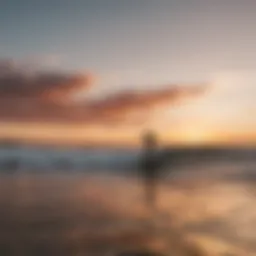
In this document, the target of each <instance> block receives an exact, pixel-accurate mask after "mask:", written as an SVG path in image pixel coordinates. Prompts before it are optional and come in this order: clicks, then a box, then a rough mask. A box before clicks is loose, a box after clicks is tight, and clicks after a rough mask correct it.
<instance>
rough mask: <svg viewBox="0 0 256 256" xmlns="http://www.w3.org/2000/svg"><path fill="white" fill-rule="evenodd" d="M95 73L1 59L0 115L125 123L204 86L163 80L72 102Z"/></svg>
mask: <svg viewBox="0 0 256 256" xmlns="http://www.w3.org/2000/svg"><path fill="white" fill-rule="evenodd" d="M94 78H95V76H94V75H91V74H88V73H87V74H83V73H65V72H56V71H49V70H48V71H45V70H44V71H42V70H41V71H38V70H37V71H33V72H28V70H27V69H26V68H24V66H22V65H20V64H17V63H16V62H15V61H13V60H3V61H0V105H1V106H0V118H1V119H15V120H19V119H28V120H38V121H57V122H58V121H63V122H83V123H87V124H101V125H104V124H105V125H107V124H112V123H115V124H123V123H125V122H127V121H130V122H134V116H136V115H137V114H139V113H142V112H143V113H145V112H147V113H150V111H151V109H153V108H156V107H159V106H163V105H172V104H174V103H176V102H179V101H180V100H183V99H185V98H190V97H195V96H197V95H200V94H202V93H203V92H204V91H205V86H203V85H202V86H201V85H198V86H187V87H186V86H178V85H166V86H165V89H159V90H154V91H153V90H150V91H146V90H144V91H135V90H134V91H124V92H119V93H116V94H113V95H111V96H106V97H104V98H102V99H98V100H92V99H91V100H88V99H87V100H84V102H76V101H75V100H74V99H73V97H72V96H73V95H74V94H76V93H79V92H80V91H83V92H86V91H87V90H89V89H90V88H91V87H92V85H93V82H94ZM161 87H162V86H161ZM67 103H69V104H67ZM140 120H142V119H140Z"/></svg>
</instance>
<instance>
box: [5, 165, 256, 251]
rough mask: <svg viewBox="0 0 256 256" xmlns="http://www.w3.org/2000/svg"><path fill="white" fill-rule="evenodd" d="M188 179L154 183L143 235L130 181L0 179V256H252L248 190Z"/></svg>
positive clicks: (137, 195) (138, 196)
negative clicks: (149, 254)
mask: <svg viewBox="0 0 256 256" xmlns="http://www.w3.org/2000/svg"><path fill="white" fill-rule="evenodd" d="M192 176H194V177H195V173H194V174H193V175H192V174H191V172H190V173H186V172H185V171H184V172H183V176H182V175H180V176H178V175H176V176H175V178H174V177H172V178H171V179H169V180H165V182H163V183H162V185H161V189H160V197H159V200H158V202H157V203H158V208H159V212H158V213H157V216H155V219H154V223H153V224H154V226H155V229H154V232H149V230H148V228H149V227H148V226H147V225H145V209H144V208H143V204H142V200H143V193H141V187H140V186H139V182H137V179H135V178H134V179H133V178H128V177H117V176H110V175H109V176H105V177H104V176H96V175H94V176H93V175H90V176H88V175H87V176H86V175H82V174H77V175H49V174H48V175H42V174H41V175H39V174H37V175H32V174H30V175H25V174H23V175H21V174H20V175H19V174H17V175H12V176H7V175H6V176H4V175H3V176H2V177H1V180H0V192H1V193H0V226H1V230H0V255H63V256H65V255H116V254H117V253H119V252H121V251H124V250H135V249H136V250H139V249H141V250H142V249H150V250H157V251H160V252H161V251H162V252H164V253H165V254H167V255H168V252H172V253H175V255H184V256H185V255H198V256H199V255H225V254H224V253H227V252H229V253H233V254H230V255H255V252H256V248H255V245H254V244H255V231H254V230H255V223H256V216H255V209H254V205H253V202H254V200H255V193H254V194H253V193H252V192H253V191H254V190H255V188H254V187H253V185H250V184H247V183H246V184H244V183H242V182H236V181H232V182H227V181H225V179H223V180H221V179H220V178H219V177H218V175H217V172H215V176H214V177H213V176H212V177H210V175H208V177H206V176H205V175H203V174H200V170H198V173H197V178H194V179H193V177H192ZM249 189H250V190H249ZM197 247H198V248H200V251H202V253H199V249H197ZM192 251H194V252H193V253H194V254H192ZM195 251H196V252H195ZM226 255H227V254H226Z"/></svg>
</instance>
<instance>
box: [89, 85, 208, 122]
mask: <svg viewBox="0 0 256 256" xmlns="http://www.w3.org/2000/svg"><path fill="white" fill-rule="evenodd" d="M203 92H204V87H203V86H195V87H178V86H173V85H168V86H166V89H161V90H154V91H142V92H138V91H129V92H121V93H119V94H115V95H113V96H109V97H106V98H105V99H101V100H98V101H95V102H91V103H89V104H88V105H87V109H89V111H90V112H91V113H93V116H100V118H101V119H105V120H107V119H108V120H114V121H115V120H117V122H118V121H119V122H120V121H123V122H124V121H127V120H129V119H130V118H129V117H134V116H137V117H140V118H141V117H142V118H143V116H142V115H139V114H140V113H143V115H146V114H147V113H149V112H150V111H151V110H152V109H153V108H156V107H161V106H165V105H173V104H175V103H177V102H180V101H181V100H183V99H185V98H190V97H195V96H196V95H199V94H201V93H203Z"/></svg>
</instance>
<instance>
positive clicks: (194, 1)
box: [0, 0, 256, 144]
mask: <svg viewBox="0 0 256 256" xmlns="http://www.w3.org/2000/svg"><path fill="white" fill-rule="evenodd" d="M255 11H256V2H255V1H254V0H243V1H241V0H239V1H238V0H208V1H205V0H158V1H156V0H129V1H120V0H119V1H118V0H107V1H106V0H90V1H89V0H80V1H78V0H72V1H71V0H45V1H39V0H33V1H32V0H23V1H19V0H8V1H4V0H3V1H1V3H0V38H1V39H0V60H1V61H0V104H2V107H1V109H2V110H1V111H0V120H1V123H2V126H1V127H0V136H2V137H4V136H9V137H15V138H18V137H22V136H25V135H24V134H27V135H26V136H27V137H33V138H35V139H36V138H41V139H42V138H43V139H44V138H48V139H52V136H53V137H54V135H55V136H57V137H59V136H60V135H59V134H60V133H61V134H63V137H62V139H65V138H64V137H65V134H69V135H68V137H69V139H70V140H72V139H73V140H80V139H79V138H83V140H86V139H90V136H89V135H88V134H92V133H93V134H96V135H95V140H97V139H98V140H107V141H108V140H109V141H114V140H115V141H127V140H132V139H134V138H135V137H136V136H137V135H136V134H138V133H139V132H140V131H141V130H143V129H145V128H146V127H149V128H150V129H155V130H156V131H157V132H159V133H160V134H161V136H162V138H163V139H164V140H166V141H170V142H176V141H177V142H178V143H185V144H188V143H189V144H190V143H192V144H193V143H203V142H210V143H215V142H220V141H226V140H227V141H228V142H229V143H240V142H241V143H249V144H251V143H255V142H256V132H255V130H256V129H255V128H256V118H255V117H254V115H253V114H254V113H255V109H256V103H255V100H254V98H255V96H254V95H255V93H256V87H255V82H256V77H255V69H256V51H255V45H256V32H255V23H256V18H255ZM6 70H8V72H7V71H6ZM29 72H30V73H31V72H32V73H33V79H34V80H33V82H31V79H32V78H29V79H30V80H29V82H26V81H27V80H28V78H27V76H28V75H27V73H29ZM17 73H18V74H19V75H17ZM53 74H54V75H55V76H54V77H53ZM14 78H15V79H14ZM1 79H2V80H1ZM6 79H7V80H6ZM8 79H9V80H8ZM19 79H20V80H19ZM10 80H11V82H10ZM25 80H26V81H25ZM6 81H9V82H8V83H9V85H7V84H8V83H7V82H6ZM31 84H33V86H32V87H31ZM6 85H7V87H9V88H10V87H11V86H13V87H14V88H15V89H8V90H9V92H8V93H7V94H6V90H7V89H6ZM198 85H200V86H202V87H205V88H204V90H202V91H203V92H202V93H201V94H200V93H199V94H200V95H196V97H194V95H193V97H192V98H191V99H190V97H188V98H189V99H187V98H186V97H183V96H180V94H179V95H178V96H174V94H175V93H174V92H173V88H174V87H175V88H176V86H177V87H178V90H183V88H185V89H184V90H185V91H187V92H188V91H189V90H190V88H194V86H198ZM35 87H37V88H38V89H36V90H35V89H34V88H35ZM39 87H40V88H41V89H40V88H39ZM53 87H54V89H53ZM55 87H56V88H57V89H55ZM20 88H23V89H20ZM24 88H29V89H24ZM59 88H60V89H59ZM71 88H72V89H71ZM8 90H7V91H8ZM152 90H153V91H154V92H153V93H152V92H150V91H152ZM138 91H139V92H140V93H139V95H137V94H138ZM45 92H50V93H45ZM73 92H75V93H74V94H75V96H77V97H78V98H79V99H80V101H79V106H75V107H74V103H72V104H71V105H70V104H68V105H67V99H68V100H70V99H69V98H70V97H69V96H70V94H71V93H73ZM46 94H47V96H45V95H46ZM176 94H177V93H176ZM176 94H175V95H176ZM188 94H190V93H188ZM192 94H193V93H192ZM163 95H165V96H164V97H163ZM127 98H128V99H127ZM183 98H184V99H183ZM42 99H43V100H42ZM46 99H47V100H46ZM176 99H178V101H179V100H180V99H181V104H180V103H179V104H176V103H175V104H173V103H174V100H175V101H176ZM76 100H77V98H76ZM88 100H89V101H88ZM39 101H40V103H39ZM42 101H43V102H42ZM50 101H52V102H54V103H55V104H54V106H52V105H51V104H52V102H51V103H50ZM81 102H82V103H81ZM48 103H49V104H48ZM33 104H34V105H33ZM63 104H64V105H63ZM19 106H23V107H19ZM26 106H27V107H26ZM51 106H52V108H51ZM31 109H33V114H31V113H30V114H29V113H28V112H29V111H31ZM95 109H96V110H97V111H96V110H95ZM116 109H119V111H117V110H116ZM95 111H96V112H95ZM53 112H54V113H58V114H56V115H55V116H54V115H53ZM63 112H65V113H66V114H63ZM124 115H125V116H126V117H127V116H128V117H129V119H131V120H130V121H131V123H132V125H131V124H130V123H129V122H128V123H129V124H125V123H126V122H125V121H124V118H123V117H124ZM134 115H136V116H138V117H137V118H135V119H137V120H138V119H139V120H140V121H141V120H142V119H143V120H144V119H145V120H144V121H145V122H144V124H143V125H142V124H141V123H140V124H137V122H135V121H134V120H133V118H134ZM74 116H76V117H77V119H76V120H73V119H74ZM85 116H86V117H85ZM95 116H97V118H96V117H95ZM35 117H36V118H35ZM92 117H93V118H92ZM109 117H111V118H109ZM110 119H111V120H110ZM52 120H54V121H55V122H54V124H52ZM56 121H58V122H57V124H56ZM78 121H79V122H80V124H79V125H77V122H78ZM73 123H74V126H72V124H73ZM110 123H111V125H109V124H110ZM39 124H40V125H39ZM56 125H58V128H56ZM35 126H36V128H35ZM120 126H121V127H120ZM35 129H36V130H35ZM59 131H61V132H59ZM49 134H51V135H49ZM77 134H80V135H81V136H80V137H79V138H77ZM99 134H100V136H99ZM102 134H103V135H102ZM59 140H61V139H59Z"/></svg>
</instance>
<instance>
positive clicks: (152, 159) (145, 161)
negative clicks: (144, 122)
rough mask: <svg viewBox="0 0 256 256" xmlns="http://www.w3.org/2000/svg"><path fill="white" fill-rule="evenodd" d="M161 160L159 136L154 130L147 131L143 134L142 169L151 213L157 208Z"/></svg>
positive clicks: (146, 202)
mask: <svg viewBox="0 0 256 256" xmlns="http://www.w3.org/2000/svg"><path fill="white" fill-rule="evenodd" d="M160 161H161V160H160V156H159V150H158V140H157V136H156V134H155V133H154V132H152V131H147V132H146V133H145V134H143V136H142V158H141V166H140V169H141V174H142V179H143V183H144V184H143V186H144V192H145V204H146V208H147V209H148V210H149V211H150V213H152V212H153V211H155V210H156V203H157V186H158V181H159V172H160V165H161V162H160Z"/></svg>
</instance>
